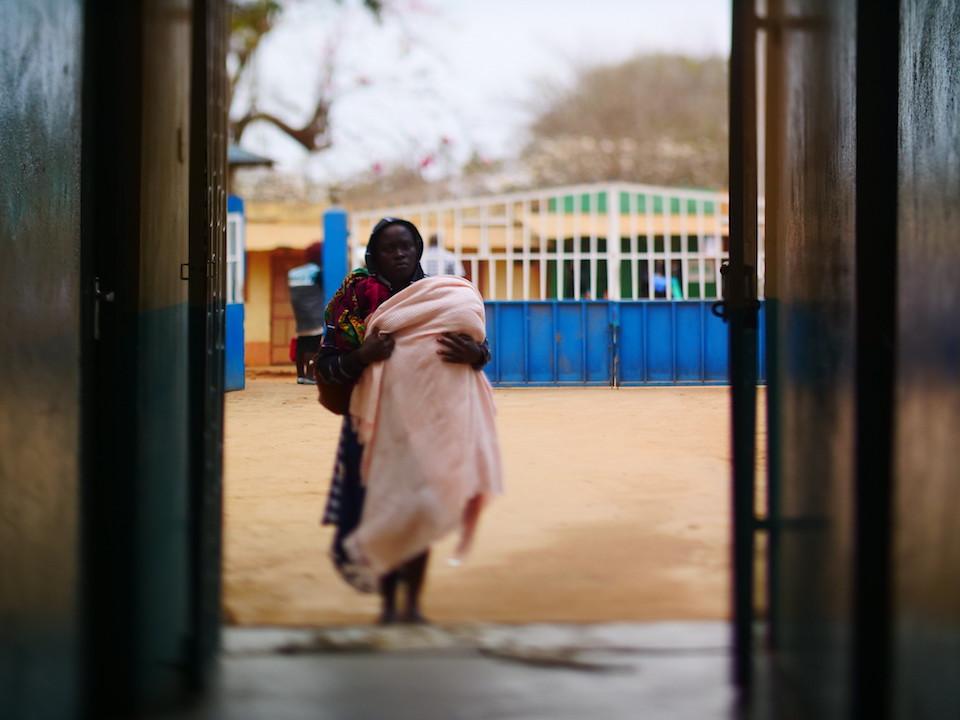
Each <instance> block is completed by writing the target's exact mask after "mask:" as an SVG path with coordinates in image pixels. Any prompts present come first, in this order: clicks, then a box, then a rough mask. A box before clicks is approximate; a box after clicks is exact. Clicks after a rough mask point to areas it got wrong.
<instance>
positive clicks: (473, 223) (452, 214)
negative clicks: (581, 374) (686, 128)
mask: <svg viewBox="0 0 960 720" xmlns="http://www.w3.org/2000/svg"><path fill="white" fill-rule="evenodd" d="M728 207H729V206H728V199H727V195H726V193H716V192H705V191H697V190H683V189H678V188H668V187H655V186H649V185H637V184H625V183H602V184H592V185H578V186H571V187H560V188H550V189H546V190H536V191H526V192H518V193H511V194H507V195H496V196H489V197H477V198H467V199H459V200H448V201H442V202H435V203H429V204H424V205H406V206H400V207H383V208H377V209H375V210H365V211H361V212H354V213H351V233H350V237H351V244H352V247H351V250H352V252H353V257H354V258H355V259H360V260H362V258H363V249H364V244H365V243H366V241H367V238H368V237H369V234H370V231H371V229H372V227H373V226H374V225H375V224H376V223H377V221H378V220H380V218H382V217H386V216H390V217H402V218H405V219H407V220H410V221H411V222H413V223H414V224H416V225H417V227H418V228H419V229H420V232H421V234H422V235H423V237H424V239H425V241H426V242H427V243H428V246H429V245H430V241H431V240H430V239H431V238H436V240H437V242H438V243H439V246H438V247H435V248H433V249H430V248H429V247H428V249H427V251H426V256H428V257H431V258H432V259H433V260H434V261H437V260H439V262H440V263H444V264H447V265H449V266H451V267H460V266H461V265H462V268H463V272H465V274H466V276H467V277H468V278H469V279H470V280H472V281H473V282H474V283H475V284H476V285H477V287H478V288H479V289H480V291H481V293H482V294H483V296H484V297H485V298H486V299H488V300H549V299H576V300H579V299H602V298H607V299H611V300H620V299H623V300H631V299H633V300H644V299H649V300H658V299H659V300H680V299H711V298H716V297H718V295H719V294H720V266H721V263H722V262H723V261H724V260H725V259H726V258H727V242H728V236H729V219H728ZM761 217H762V213H761ZM761 232H762V226H761ZM761 237H762V236H761ZM611 238H612V239H613V240H612V241H611ZM760 245H761V247H762V240H761V243H760ZM432 264H435V265H436V264H438V263H436V262H434V263H432ZM428 272H429V271H428ZM762 288H763V263H762V258H761V262H760V290H761V293H762Z"/></svg>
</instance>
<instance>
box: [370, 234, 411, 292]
mask: <svg viewBox="0 0 960 720" xmlns="http://www.w3.org/2000/svg"><path fill="white" fill-rule="evenodd" d="M373 258H374V261H375V262H376V265H377V272H379V273H380V274H381V275H383V277H385V278H386V279H387V281H388V282H389V283H390V284H391V285H394V286H397V285H403V284H405V283H406V282H407V281H408V280H410V278H411V276H412V275H413V273H414V271H415V270H416V269H417V241H416V240H415V239H414V237H413V233H411V232H410V231H409V230H408V229H407V228H405V227H404V226H403V225H390V226H389V227H387V228H386V229H385V230H382V231H381V232H380V238H379V239H378V241H377V247H376V250H374V252H373Z"/></svg>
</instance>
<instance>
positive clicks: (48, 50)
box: [0, 0, 83, 718]
mask: <svg viewBox="0 0 960 720" xmlns="http://www.w3.org/2000/svg"><path fill="white" fill-rule="evenodd" d="M0 17H2V18H3V22H0V87H3V92H2V93H0V178H2V180H0V322H2V325H3V332H2V333H0V568H2V572H0V698H2V700H0V705H2V711H0V712H2V714H3V716H4V717H5V718H20V717H23V718H27V717H29V718H40V717H68V716H69V715H70V712H71V709H72V707H73V706H74V703H75V701H76V698H77V694H78V689H77V682H76V672H77V656H78V643H79V625H78V619H77V611H78V603H79V586H78V582H79V574H78V570H77V563H78V560H79V553H80V547H79V512H80V465H79V462H80V458H79V453H78V449H79V431H80V338H81V333H80V317H81V287H80V146H81V141H80V106H81V101H80V89H81V76H82V66H81V59H82V38H83V13H82V9H81V3H80V2H79V0H37V1H36V2H30V3H24V2H21V1H20V0H0Z"/></svg>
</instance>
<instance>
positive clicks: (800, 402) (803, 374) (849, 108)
mask: <svg viewBox="0 0 960 720" xmlns="http://www.w3.org/2000/svg"><path fill="white" fill-rule="evenodd" d="M774 5H775V4H774ZM782 5H783V13H784V14H785V15H787V16H790V17H793V18H802V22H800V23H792V24H789V25H784V26H782V27H781V29H780V31H779V33H780V34H779V36H778V38H776V40H777V41H778V42H779V43H780V49H781V52H782V61H783V62H782V74H781V75H780V83H781V86H780V88H779V90H780V92H779V93H774V95H773V97H774V98H776V97H777V96H778V95H779V97H780V103H781V105H780V107H779V108H775V109H773V110H772V111H771V113H772V115H773V116H774V117H778V118H780V119H781V122H780V126H779V128H777V130H776V132H777V137H776V138H774V139H773V141H774V142H775V149H776V152H775V153H773V155H774V157H775V158H776V156H779V159H778V160H777V159H775V160H774V161H773V162H772V166H771V167H769V173H770V174H769V176H768V179H767V187H768V190H767V193H768V201H767V203H768V207H769V206H770V203H771V202H775V203H776V205H777V212H776V214H775V223H776V225H775V226H771V225H770V220H771V219H772V218H768V229H769V231H768V239H769V242H775V243H776V244H777V247H775V248H772V249H771V250H770V251H768V253H767V257H768V258H771V266H768V271H767V275H768V281H769V282H768V286H767V287H768V295H767V312H768V313H771V314H772V325H771V326H768V329H769V328H771V327H772V328H774V330H773V333H772V337H770V338H769V342H771V343H773V344H774V345H775V347H774V352H775V353H776V355H777V356H778V357H779V363H778V368H777V370H776V375H775V377H772V378H771V385H770V393H771V397H770V402H771V412H772V413H774V414H775V415H774V416H772V417H771V418H770V432H771V449H770V452H771V462H772V463H774V464H775V465H776V467H778V468H779V472H778V473H777V474H778V475H779V477H774V478H773V482H775V483H778V490H779V507H778V509H777V512H778V515H779V520H780V523H781V530H780V553H779V556H778V562H779V571H778V573H777V575H776V577H775V578H774V587H775V588H776V590H775V593H776V598H775V601H776V605H777V607H778V610H779V616H778V625H777V627H776V632H777V635H778V641H779V658H780V661H781V664H782V667H783V669H784V670H785V671H786V672H787V674H788V676H789V678H790V683H791V685H793V686H794V688H795V689H796V690H798V691H799V693H800V694H801V695H802V696H803V697H805V698H806V699H807V700H808V701H809V702H810V703H811V704H812V708H810V712H811V713H813V714H810V715H809V716H810V717H818V718H829V717H838V716H839V713H840V712H841V709H842V708H843V707H845V706H846V703H847V687H846V686H847V683H848V682H849V679H850V671H849V668H850V647H849V645H850V640H851V638H850V633H851V628H850V622H849V611H850V603H851V597H852V588H851V582H850V575H851V567H852V565H851V555H852V539H853V507H852V493H853V466H852V463H853V456H854V453H853V442H854V424H853V423H854V417H853V413H854V402H855V396H854V389H855V388H854V344H855V336H854V333H855V328H854V310H855V305H854V289H855V288H854V209H855V204H854V203H855V197H854V181H855V153H854V151H855V123H854V120H855V109H856V105H855V48H856V35H855V19H856V3H855V2H854V1H853V0H844V1H842V2H839V1H834V0H784V2H783V3H782Z"/></svg>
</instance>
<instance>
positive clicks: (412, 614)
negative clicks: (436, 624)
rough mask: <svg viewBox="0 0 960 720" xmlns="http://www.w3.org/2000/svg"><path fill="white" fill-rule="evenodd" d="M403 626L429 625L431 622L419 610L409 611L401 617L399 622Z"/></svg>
mask: <svg viewBox="0 0 960 720" xmlns="http://www.w3.org/2000/svg"><path fill="white" fill-rule="evenodd" d="M398 622H400V623H401V624H403V625H429V624H430V621H429V620H427V619H426V618H425V617H424V616H423V615H422V614H421V613H420V611H419V610H408V611H407V612H405V613H404V614H403V615H401V616H400V619H399V620H398Z"/></svg>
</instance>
